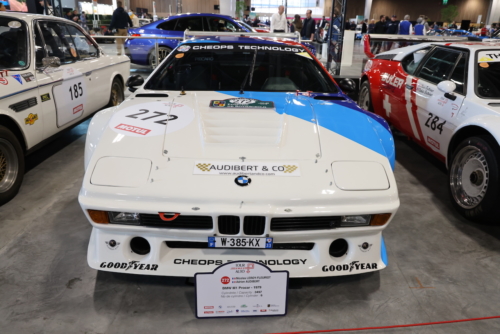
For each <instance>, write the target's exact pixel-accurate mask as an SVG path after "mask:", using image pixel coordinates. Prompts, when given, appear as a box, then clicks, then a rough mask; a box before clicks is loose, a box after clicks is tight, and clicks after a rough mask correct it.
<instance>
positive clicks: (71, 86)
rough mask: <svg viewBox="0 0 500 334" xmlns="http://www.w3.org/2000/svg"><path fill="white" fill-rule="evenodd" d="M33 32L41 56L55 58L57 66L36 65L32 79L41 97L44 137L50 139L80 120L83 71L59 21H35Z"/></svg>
mask: <svg viewBox="0 0 500 334" xmlns="http://www.w3.org/2000/svg"><path fill="white" fill-rule="evenodd" d="M36 33H37V34H39V37H38V38H36V40H39V43H42V45H39V46H37V47H41V48H42V50H43V53H44V57H58V58H59V59H60V62H61V66H59V67H46V68H44V67H43V66H42V64H40V63H38V64H37V67H38V68H37V73H36V80H37V83H38V86H39V94H40V96H42V101H43V102H42V112H43V115H44V137H45V138H47V137H50V136H52V135H53V134H55V133H57V132H59V131H60V130H61V129H62V128H65V127H67V126H69V125H70V124H72V123H74V122H76V121H77V120H79V119H81V118H82V116H83V115H84V110H86V108H87V107H88V106H87V97H88V91H87V88H88V87H87V86H88V85H87V80H88V79H87V78H86V76H85V72H86V69H85V67H84V66H83V64H82V63H81V62H78V59H79V58H78V53H77V51H76V47H75V45H74V42H73V40H72V38H71V35H70V33H69V31H68V29H67V26H66V24H65V23H64V22H62V21H56V20H40V21H38V22H36Z"/></svg>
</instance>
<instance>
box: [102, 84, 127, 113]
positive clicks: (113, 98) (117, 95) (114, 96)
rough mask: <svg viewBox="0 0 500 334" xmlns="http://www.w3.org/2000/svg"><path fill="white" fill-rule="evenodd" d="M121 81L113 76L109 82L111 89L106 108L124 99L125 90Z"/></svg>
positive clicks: (114, 105)
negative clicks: (111, 81)
mask: <svg viewBox="0 0 500 334" xmlns="http://www.w3.org/2000/svg"><path fill="white" fill-rule="evenodd" d="M123 90H124V88H123V83H122V81H121V80H120V79H118V78H114V79H113V83H112V84H111V91H110V93H109V102H108V105H107V106H106V108H109V107H116V106H117V105H119V104H120V103H122V102H123V100H125V92H124V91H123Z"/></svg>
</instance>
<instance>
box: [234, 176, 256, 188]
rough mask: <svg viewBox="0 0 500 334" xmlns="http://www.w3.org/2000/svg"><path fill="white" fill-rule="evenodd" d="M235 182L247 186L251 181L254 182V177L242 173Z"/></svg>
mask: <svg viewBox="0 0 500 334" xmlns="http://www.w3.org/2000/svg"><path fill="white" fill-rule="evenodd" d="M234 183H236V184H237V185H239V186H240V187H246V186H248V185H249V184H250V183H252V179H251V178H249V177H248V176H246V175H240V176H238V177H237V178H235V179H234Z"/></svg>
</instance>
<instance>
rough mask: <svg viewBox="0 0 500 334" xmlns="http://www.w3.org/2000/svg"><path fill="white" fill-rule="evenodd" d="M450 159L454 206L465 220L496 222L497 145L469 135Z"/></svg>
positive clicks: (499, 195)
mask: <svg viewBox="0 0 500 334" xmlns="http://www.w3.org/2000/svg"><path fill="white" fill-rule="evenodd" d="M450 161H451V164H450V168H449V171H448V175H449V181H450V182H449V185H450V186H449V193H450V197H451V200H452V202H453V205H454V207H455V209H456V210H457V211H458V212H460V214H461V215H462V216H464V217H465V218H467V219H469V220H472V221H475V222H481V223H497V224H498V221H499V219H498V214H499V213H500V205H499V203H500V202H499V201H500V184H499V163H500V148H499V146H498V144H497V142H496V141H495V139H493V138H492V137H491V136H488V135H485V136H475V137H469V138H467V139H465V140H464V141H462V142H461V143H460V144H459V145H458V146H457V147H456V148H455V150H454V152H453V155H452V157H451V160H450Z"/></svg>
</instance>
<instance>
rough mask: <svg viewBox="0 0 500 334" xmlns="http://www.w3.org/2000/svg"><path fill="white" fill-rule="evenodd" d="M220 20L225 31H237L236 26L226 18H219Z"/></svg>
mask: <svg viewBox="0 0 500 334" xmlns="http://www.w3.org/2000/svg"><path fill="white" fill-rule="evenodd" d="M220 21H222V22H224V28H225V29H226V30H225V31H229V32H237V31H238V28H237V27H236V26H235V25H234V24H232V23H231V22H229V21H227V20H220Z"/></svg>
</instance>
